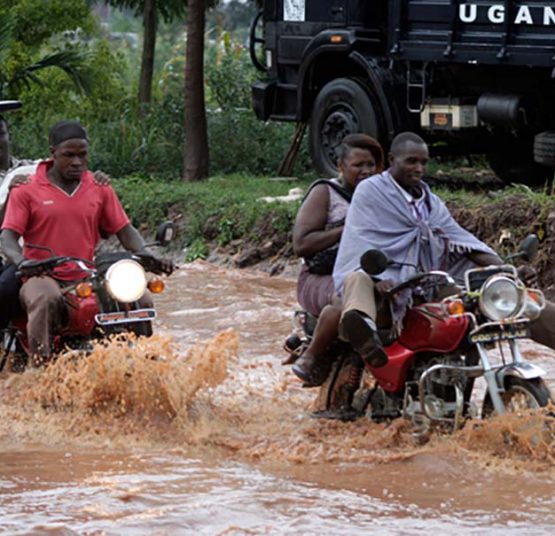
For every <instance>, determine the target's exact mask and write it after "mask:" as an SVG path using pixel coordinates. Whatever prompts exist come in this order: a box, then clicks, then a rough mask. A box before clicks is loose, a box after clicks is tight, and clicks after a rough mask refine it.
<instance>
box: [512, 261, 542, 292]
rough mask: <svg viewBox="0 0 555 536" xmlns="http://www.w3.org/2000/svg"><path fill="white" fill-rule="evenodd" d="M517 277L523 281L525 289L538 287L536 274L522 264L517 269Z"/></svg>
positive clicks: (532, 269)
mask: <svg viewBox="0 0 555 536" xmlns="http://www.w3.org/2000/svg"><path fill="white" fill-rule="evenodd" d="M517 273H518V277H519V278H520V279H521V280H522V281H523V283H524V284H525V285H526V286H527V287H537V286H538V272H536V270H535V268H532V266H528V265H527V264H523V265H522V266H519V267H518V268H517Z"/></svg>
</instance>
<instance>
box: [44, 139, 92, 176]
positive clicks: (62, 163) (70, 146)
mask: <svg viewBox="0 0 555 536" xmlns="http://www.w3.org/2000/svg"><path fill="white" fill-rule="evenodd" d="M51 153H52V158H53V160H54V169H55V170H56V172H57V173H58V174H59V176H60V177H61V178H62V179H64V180H67V181H74V180H79V179H80V178H81V174H82V173H83V171H85V170H86V169H87V163H88V160H89V143H88V142H87V141H86V140H82V139H71V140H66V141H64V142H62V143H60V144H59V145H56V146H55V147H52V148H51Z"/></svg>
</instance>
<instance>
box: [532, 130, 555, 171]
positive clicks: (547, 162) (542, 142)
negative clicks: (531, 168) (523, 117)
mask: <svg viewBox="0 0 555 536" xmlns="http://www.w3.org/2000/svg"><path fill="white" fill-rule="evenodd" d="M534 160H535V161H536V162H537V163H538V164H542V165H544V166H548V167H550V168H552V169H553V168H555V130H546V131H545V132H540V133H539V134H538V135H537V136H536V137H535V138H534Z"/></svg>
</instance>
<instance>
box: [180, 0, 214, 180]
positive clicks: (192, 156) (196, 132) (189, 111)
mask: <svg viewBox="0 0 555 536" xmlns="http://www.w3.org/2000/svg"><path fill="white" fill-rule="evenodd" d="M187 4H188V8H187V15H188V16H187V52H186V59H185V151H184V154H185V161H184V162H183V180H185V181H194V180H201V179H204V178H206V177H208V168H209V155H208V128H207V124H206V105H205V99H204V26H205V22H206V12H205V11H206V7H207V5H206V4H207V2H206V0H189V1H188V3H187Z"/></svg>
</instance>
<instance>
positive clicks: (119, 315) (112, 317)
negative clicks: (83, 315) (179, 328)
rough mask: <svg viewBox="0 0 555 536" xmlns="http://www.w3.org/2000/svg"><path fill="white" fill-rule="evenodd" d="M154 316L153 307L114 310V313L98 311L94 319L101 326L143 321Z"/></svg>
mask: <svg viewBox="0 0 555 536" xmlns="http://www.w3.org/2000/svg"><path fill="white" fill-rule="evenodd" d="M154 318H156V311H155V310H154V309H135V310H133V311H116V312H114V313H99V314H97V315H96V316H95V317H94V319H95V320H96V323H97V324H99V325H101V326H112V325H114V324H127V323H129V322H144V321H145V320H152V319H154Z"/></svg>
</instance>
